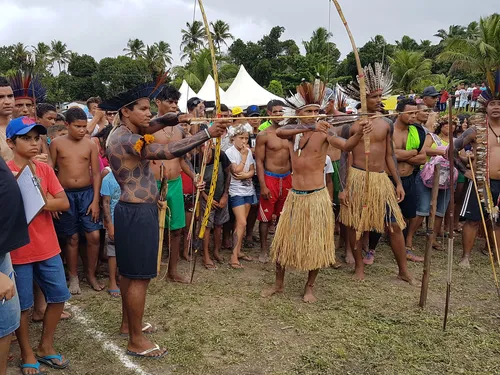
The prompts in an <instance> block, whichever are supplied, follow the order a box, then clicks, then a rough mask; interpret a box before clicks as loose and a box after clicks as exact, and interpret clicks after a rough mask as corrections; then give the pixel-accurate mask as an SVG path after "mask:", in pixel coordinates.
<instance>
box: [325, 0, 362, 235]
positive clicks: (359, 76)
mask: <svg viewBox="0 0 500 375" xmlns="http://www.w3.org/2000/svg"><path fill="white" fill-rule="evenodd" d="M332 1H333V3H334V4H335V8H337V12H338V14H339V16H340V19H341V20H342V23H343V24H344V26H345V29H346V31H347V35H349V40H350V41H351V45H352V50H353V52H354V58H355V60H356V68H357V70H358V83H359V96H360V101H361V112H362V113H364V115H363V116H362V119H363V120H368V115H366V113H367V112H368V106H367V102H366V82H365V72H364V70H363V67H362V66H361V60H360V58H359V53H358V48H357V47H356V43H355V41H354V37H353V36H352V33H351V29H350V28H349V25H348V24H347V20H346V19H345V17H344V12H342V8H341V7H340V4H339V2H338V0H332ZM363 140H364V143H365V171H366V174H365V192H364V193H365V194H364V195H365V196H364V204H363V210H362V211H361V220H360V221H359V228H356V240H357V241H359V240H360V238H361V235H362V234H363V227H364V226H365V223H364V222H365V221H366V220H367V216H368V214H367V211H368V198H369V196H370V171H369V161H370V134H365V135H364V136H363Z"/></svg>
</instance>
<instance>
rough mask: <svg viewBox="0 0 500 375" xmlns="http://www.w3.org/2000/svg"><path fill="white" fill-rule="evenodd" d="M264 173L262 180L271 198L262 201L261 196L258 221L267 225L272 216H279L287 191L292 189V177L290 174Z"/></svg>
mask: <svg viewBox="0 0 500 375" xmlns="http://www.w3.org/2000/svg"><path fill="white" fill-rule="evenodd" d="M265 173H266V175H265V176H264V178H265V182H266V186H267V188H268V189H269V191H270V192H271V198H270V199H264V198H262V194H261V196H260V204H259V216H258V220H259V221H263V222H264V223H267V222H270V221H271V220H272V219H273V215H276V217H279V216H280V215H281V211H282V210H283V206H284V204H285V201H286V197H287V196H288V191H289V190H290V189H291V188H292V175H291V174H290V173H287V174H282V175H280V174H276V173H271V172H267V171H266V172H265Z"/></svg>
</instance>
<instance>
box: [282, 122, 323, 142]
mask: <svg viewBox="0 0 500 375" xmlns="http://www.w3.org/2000/svg"><path fill="white" fill-rule="evenodd" d="M315 130H316V124H312V125H305V124H290V125H285V126H282V127H280V128H278V129H277V130H276V135H277V136H278V137H279V138H282V139H291V138H292V137H293V136H294V135H297V134H301V133H306V132H313V131H315Z"/></svg>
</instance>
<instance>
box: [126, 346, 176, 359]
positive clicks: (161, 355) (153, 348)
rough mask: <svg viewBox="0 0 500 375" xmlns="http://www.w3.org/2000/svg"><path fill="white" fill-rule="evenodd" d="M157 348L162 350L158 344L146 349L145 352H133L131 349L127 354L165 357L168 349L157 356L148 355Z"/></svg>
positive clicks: (153, 357)
mask: <svg viewBox="0 0 500 375" xmlns="http://www.w3.org/2000/svg"><path fill="white" fill-rule="evenodd" d="M156 350H161V349H160V347H159V346H158V345H155V346H154V347H152V348H151V349H147V350H144V351H143V352H140V353H137V352H133V351H131V350H127V355H130V356H132V357H139V358H151V359H160V358H163V357H165V356H166V355H167V354H168V351H167V350H165V351H164V352H163V353H162V354H160V355H157V356H151V355H148V354H149V353H152V352H154V351H156Z"/></svg>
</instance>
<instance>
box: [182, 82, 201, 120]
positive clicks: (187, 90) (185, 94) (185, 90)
mask: <svg viewBox="0 0 500 375" xmlns="http://www.w3.org/2000/svg"><path fill="white" fill-rule="evenodd" d="M179 92H180V93H181V98H180V100H179V109H180V110H181V112H184V113H185V112H187V101H188V100H189V98H192V97H193V96H197V94H196V92H195V91H194V90H193V89H192V88H191V87H189V85H188V83H187V82H186V80H184V81H182V85H181V87H180V88H179Z"/></svg>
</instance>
